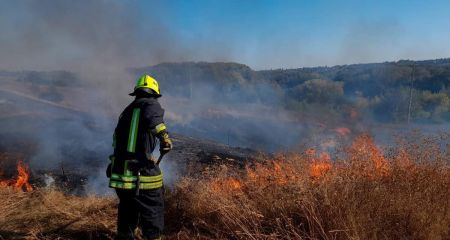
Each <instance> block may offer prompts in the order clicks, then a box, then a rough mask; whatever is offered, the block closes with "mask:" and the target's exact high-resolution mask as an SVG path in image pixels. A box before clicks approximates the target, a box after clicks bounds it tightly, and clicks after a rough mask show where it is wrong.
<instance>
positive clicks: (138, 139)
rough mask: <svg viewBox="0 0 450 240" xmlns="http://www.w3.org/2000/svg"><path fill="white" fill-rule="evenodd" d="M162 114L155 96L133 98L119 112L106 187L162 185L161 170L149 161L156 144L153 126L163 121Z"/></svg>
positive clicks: (125, 187) (127, 187) (151, 186)
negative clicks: (108, 185) (108, 180)
mask: <svg viewBox="0 0 450 240" xmlns="http://www.w3.org/2000/svg"><path fill="white" fill-rule="evenodd" d="M163 116H164V109H163V108H162V107H161V105H160V104H159V102H158V101H157V99H156V98H137V99H136V100H134V101H133V102H132V103H131V104H130V105H128V106H127V107H126V108H125V110H124V111H123V112H122V114H121V115H120V117H119V122H118V124H117V127H116V129H115V131H114V143H113V146H114V155H113V157H112V159H111V161H112V164H111V174H110V187H113V188H122V189H133V188H136V186H137V184H139V186H140V188H141V189H154V188H158V187H162V174H161V171H160V169H159V167H158V166H156V165H155V164H154V161H152V152H153V150H154V149H155V147H156V136H155V135H156V130H155V129H156V128H157V127H158V126H160V125H161V126H163V125H164V121H163ZM138 175H141V176H142V177H139V176H138ZM146 176H151V177H146ZM138 178H139V180H138Z"/></svg>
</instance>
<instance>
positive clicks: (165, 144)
mask: <svg viewBox="0 0 450 240" xmlns="http://www.w3.org/2000/svg"><path fill="white" fill-rule="evenodd" d="M172 147H173V145H172V140H170V137H169V134H168V133H167V132H166V131H164V132H163V133H161V134H160V135H159V152H160V153H161V154H166V153H168V152H170V150H172Z"/></svg>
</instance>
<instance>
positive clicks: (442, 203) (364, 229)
mask: <svg viewBox="0 0 450 240" xmlns="http://www.w3.org/2000/svg"><path fill="white" fill-rule="evenodd" d="M448 140H449V135H441V136H439V137H423V136H417V135H416V136H415V137H414V138H411V139H409V140H402V141H400V142H399V143H398V144H397V145H396V147H393V148H390V149H385V151H382V150H381V149H380V148H379V147H377V146H376V145H375V144H374V143H373V140H372V139H371V138H370V137H369V136H368V135H362V136H359V137H357V138H356V139H355V141H354V142H353V143H352V144H351V145H349V146H346V147H343V148H342V149H341V151H340V152H339V153H337V154H336V155H335V157H336V159H334V160H330V158H329V155H328V154H327V153H320V152H318V151H315V150H313V149H309V150H307V151H305V153H303V154H287V155H279V156H277V157H276V158H275V159H268V160H267V163H266V164H259V165H258V164H257V165H255V166H251V167H247V169H246V170H245V171H241V170H239V169H234V168H229V167H225V166H222V167H219V168H218V169H216V170H214V171H212V172H211V171H207V172H205V174H204V175H205V177H204V178H203V179H193V178H184V179H183V180H181V181H180V182H179V183H178V185H177V186H176V187H175V189H173V190H172V191H171V192H170V194H169V196H168V206H169V207H168V218H169V219H173V220H174V219H176V221H169V226H168V227H169V229H168V231H169V232H176V233H177V234H176V235H175V234H172V235H171V237H173V238H179V239H190V238H192V237H193V236H195V237H196V238H202V239H442V240H444V239H450V162H449V161H450V160H449V159H450V157H449V151H448V150H449V145H448V144H449V141H448Z"/></svg>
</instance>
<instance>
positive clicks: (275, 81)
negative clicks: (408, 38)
mask: <svg viewBox="0 0 450 240" xmlns="http://www.w3.org/2000/svg"><path fill="white" fill-rule="evenodd" d="M131 72H132V73H133V74H135V75H136V76H137V75H139V74H142V73H152V74H153V75H154V76H155V77H156V78H157V79H158V80H159V81H160V82H161V83H160V84H161V86H162V88H163V89H164V91H167V92H168V93H169V94H172V95H177V96H183V97H204V98H214V99H215V100H217V101H224V102H228V103H233V102H246V103H252V102H261V103H265V104H271V105H277V106H280V107H284V108H286V109H289V110H294V111H304V112H309V111H313V110H316V111H317V109H320V111H322V112H324V111H325V113H327V114H332V115H333V116H334V117H345V116H343V115H345V114H348V112H349V109H355V110H357V111H359V112H361V113H363V114H364V115H367V116H368V117H370V118H372V119H375V120H377V121H381V122H388V123H391V122H392V123H399V122H405V121H407V118H408V111H409V112H410V113H409V116H410V118H411V121H413V122H418V123H420V122H436V123H439V122H450V97H449V96H450V59H438V60H429V61H407V60H402V61H398V62H385V63H375V64H354V65H342V66H334V67H315V68H298V69H277V70H264V71H254V70H252V69H251V68H249V67H248V66H246V65H243V64H237V63H206V62H199V63H194V62H187V63H163V64H159V65H155V66H152V67H146V68H136V69H131Z"/></svg>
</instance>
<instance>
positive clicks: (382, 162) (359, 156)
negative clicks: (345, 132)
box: [350, 134, 390, 176]
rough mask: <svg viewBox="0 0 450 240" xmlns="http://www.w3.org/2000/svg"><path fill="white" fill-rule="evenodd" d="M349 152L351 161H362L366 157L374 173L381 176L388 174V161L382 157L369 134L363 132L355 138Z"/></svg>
mask: <svg viewBox="0 0 450 240" xmlns="http://www.w3.org/2000/svg"><path fill="white" fill-rule="evenodd" d="M350 152H351V155H352V156H351V160H352V161H353V162H361V163H364V162H363V161H364V159H368V160H370V161H371V162H372V166H373V167H374V169H375V172H376V173H378V174H379V175H381V176H386V175H388V174H389V172H390V166H389V163H388V161H387V160H386V159H385V158H384V156H383V153H382V151H381V150H380V149H379V148H378V146H377V145H376V144H375V143H374V141H373V139H372V137H370V136H369V135H367V134H363V135H361V136H358V137H357V138H355V140H354V141H353V143H352V146H351V147H350Z"/></svg>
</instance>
